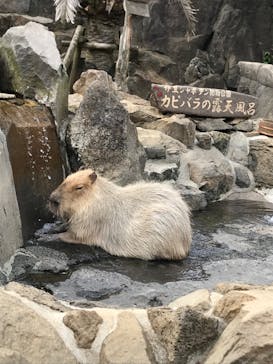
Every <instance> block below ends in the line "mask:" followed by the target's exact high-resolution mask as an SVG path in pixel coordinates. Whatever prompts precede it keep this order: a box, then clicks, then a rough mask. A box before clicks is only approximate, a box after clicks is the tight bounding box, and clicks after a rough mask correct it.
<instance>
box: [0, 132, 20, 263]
mask: <svg viewBox="0 0 273 364" xmlns="http://www.w3.org/2000/svg"><path fill="white" fill-rule="evenodd" d="M0 169H1V183H0V266H1V265H3V264H4V263H5V262H6V261H7V260H8V259H9V258H10V257H11V256H12V255H13V254H14V253H15V250H16V249H17V248H19V247H20V246H22V245H23V238H22V227H21V218H20V213H19V208H18V203H17V197H16V192H15V188H14V181H13V175H12V170H11V165H10V160H9V153H8V149H7V143H6V138H5V135H4V134H3V133H2V131H1V130H0Z"/></svg>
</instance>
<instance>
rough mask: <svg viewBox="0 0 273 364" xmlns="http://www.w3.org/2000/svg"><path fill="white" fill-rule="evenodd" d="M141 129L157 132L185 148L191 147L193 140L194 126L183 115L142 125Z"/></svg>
mask: <svg viewBox="0 0 273 364" xmlns="http://www.w3.org/2000/svg"><path fill="white" fill-rule="evenodd" d="M143 128H145V129H154V130H159V131H161V132H162V133H164V134H166V135H168V136H170V137H172V138H174V139H177V140H179V141H180V142H181V143H183V144H185V145H186V146H187V147H192V146H193V144H194V139H195V124H194V123H193V122H192V121H191V120H190V119H187V118H185V116H184V115H178V114H176V115H173V116H171V117H168V118H162V119H159V120H156V121H153V122H151V123H144V124H143Z"/></svg>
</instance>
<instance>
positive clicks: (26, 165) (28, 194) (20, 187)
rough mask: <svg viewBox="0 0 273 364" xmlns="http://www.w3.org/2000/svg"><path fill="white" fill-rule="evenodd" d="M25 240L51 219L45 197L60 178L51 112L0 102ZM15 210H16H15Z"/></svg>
mask: <svg viewBox="0 0 273 364" xmlns="http://www.w3.org/2000/svg"><path fill="white" fill-rule="evenodd" d="M0 129H2V131H3V132H4V134H5V135H6V138H7V145H8V150H9V155H10V162H11V167H12V171H13V178H14V184H15V189H16V194H17V199H18V205H19V209H20V214H21V219H22V228H23V236H24V238H26V239H27V238H29V237H30V236H31V234H32V233H33V232H34V231H35V230H37V228H38V227H40V226H41V224H42V223H43V222H44V221H47V220H48V219H49V218H50V214H49V211H48V208H47V201H48V196H49V195H50V193H51V192H52V190H53V189H54V188H55V187H56V186H57V185H58V184H59V183H60V182H61V181H62V179H63V167H62V160H61V157H60V148H59V141H58V138H57V135H56V129H55V125H54V120H53V118H52V114H51V113H50V111H49V110H48V109H47V108H46V107H45V106H42V105H39V104H37V103H36V102H34V101H30V100H26V101H25V102H24V101H22V100H18V99H16V100H15V101H0ZM14 211H16V210H14Z"/></svg>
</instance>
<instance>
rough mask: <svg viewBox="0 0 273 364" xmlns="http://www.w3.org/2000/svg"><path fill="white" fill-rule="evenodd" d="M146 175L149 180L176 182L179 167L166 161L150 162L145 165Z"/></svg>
mask: <svg viewBox="0 0 273 364" xmlns="http://www.w3.org/2000/svg"><path fill="white" fill-rule="evenodd" d="M144 174H145V176H146V178H147V179H148V180H153V181H165V180H176V179H177V176H178V167H177V164H175V163H168V162H166V160H150V159H148V160H147V161H146V164H145V169H144Z"/></svg>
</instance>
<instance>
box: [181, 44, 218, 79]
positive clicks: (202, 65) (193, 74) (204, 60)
mask: <svg viewBox="0 0 273 364" xmlns="http://www.w3.org/2000/svg"><path fill="white" fill-rule="evenodd" d="M210 73H213V70H212V69H211V67H210V62H209V57H208V54H207V53H206V52H203V51H200V50H199V49H198V50H197V53H196V56H195V57H194V58H193V59H192V60H191V61H190V63H189V65H188V67H187V69H186V71H185V81H186V83H187V84H190V83H192V82H194V81H197V80H199V79H202V78H203V77H205V76H208V75H209V74H210Z"/></svg>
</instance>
